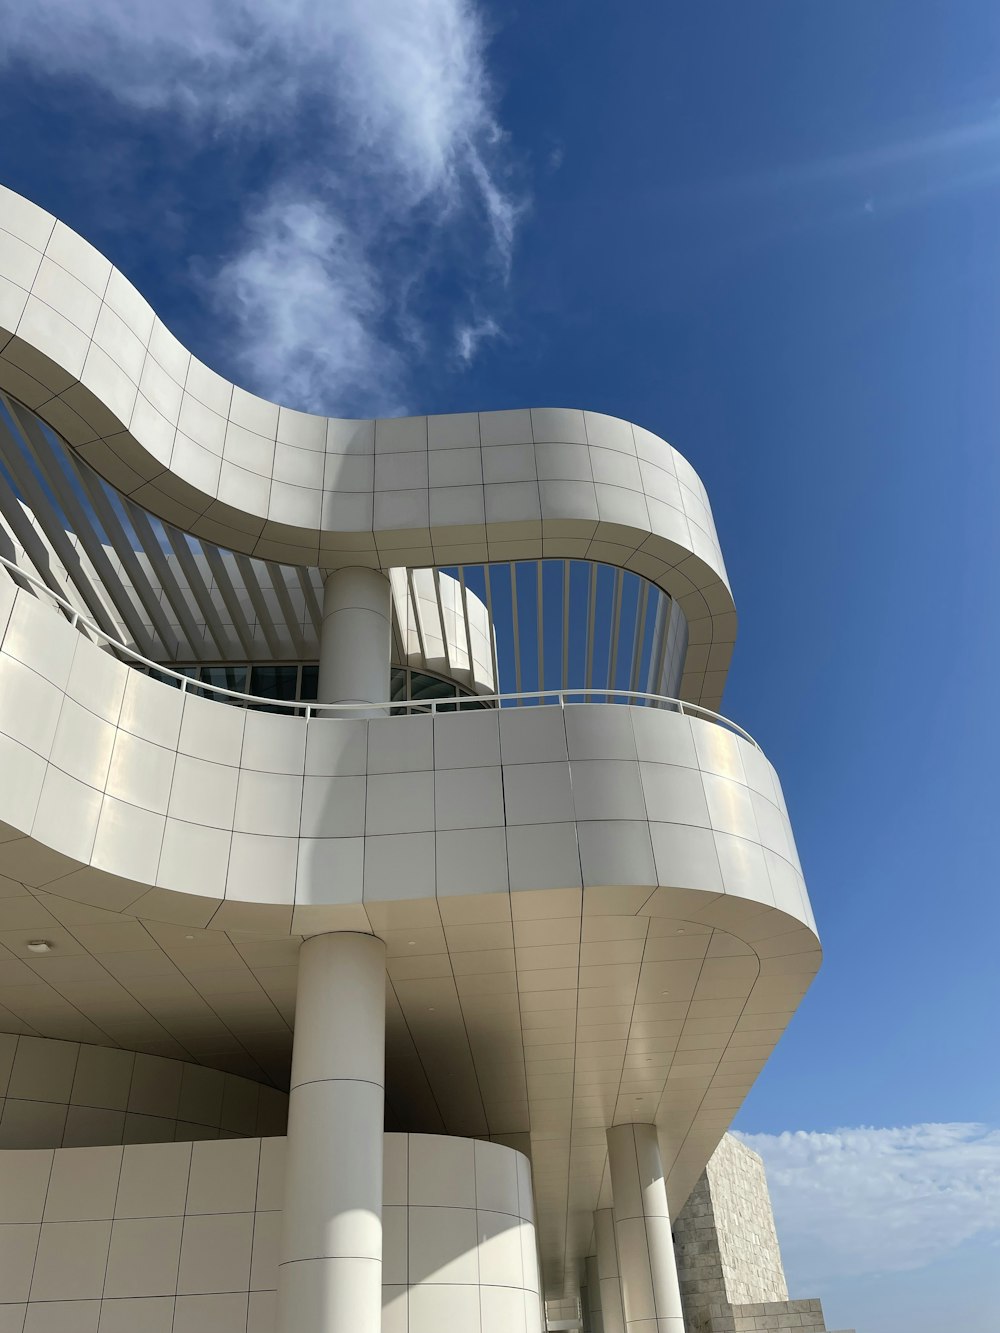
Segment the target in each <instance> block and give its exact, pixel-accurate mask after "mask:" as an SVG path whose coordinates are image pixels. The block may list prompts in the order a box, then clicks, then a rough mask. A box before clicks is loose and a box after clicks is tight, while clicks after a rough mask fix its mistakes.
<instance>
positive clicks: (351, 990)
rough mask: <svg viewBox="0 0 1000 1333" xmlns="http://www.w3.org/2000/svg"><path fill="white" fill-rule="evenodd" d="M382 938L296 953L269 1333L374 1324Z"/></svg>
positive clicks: (377, 1318)
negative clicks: (274, 1313) (274, 1308)
mask: <svg viewBox="0 0 1000 1333" xmlns="http://www.w3.org/2000/svg"><path fill="white" fill-rule="evenodd" d="M384 1085H385V945H384V944H383V943H382V941H381V940H380V939H377V938H376V937H375V936H373V935H360V934H349V933H346V932H345V933H343V934H332V935H314V936H313V937H312V938H311V939H308V940H306V941H305V943H304V944H303V945H302V949H301V952H300V954H299V977H298V993H297V999H296V1009H295V1035H294V1045H293V1052H292V1080H291V1097H290V1099H289V1105H288V1147H287V1157H286V1166H285V1204H284V1210H285V1211H284V1218H283V1221H282V1234H281V1254H280V1268H279V1270H278V1321H277V1333H379V1329H380V1327H381V1322H382V1137H383V1135H382V1125H383V1113H384V1102H385V1093H384Z"/></svg>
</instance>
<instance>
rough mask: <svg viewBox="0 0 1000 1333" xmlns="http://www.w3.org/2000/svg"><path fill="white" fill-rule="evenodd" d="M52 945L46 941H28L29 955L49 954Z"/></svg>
mask: <svg viewBox="0 0 1000 1333" xmlns="http://www.w3.org/2000/svg"><path fill="white" fill-rule="evenodd" d="M51 950H52V945H51V943H50V942H49V941H48V940H29V941H28V951H29V952H30V953H50V952H51Z"/></svg>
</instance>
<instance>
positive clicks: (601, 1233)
mask: <svg viewBox="0 0 1000 1333" xmlns="http://www.w3.org/2000/svg"><path fill="white" fill-rule="evenodd" d="M594 1232H595V1234H596V1236H597V1274H598V1278H599V1279H600V1283H601V1317H602V1318H603V1320H604V1333H625V1313H624V1311H623V1309H622V1283H621V1277H620V1276H619V1273H618V1245H617V1242H616V1241H615V1218H614V1212H613V1211H612V1209H610V1208H598V1210H597V1212H596V1213H595V1214H594Z"/></svg>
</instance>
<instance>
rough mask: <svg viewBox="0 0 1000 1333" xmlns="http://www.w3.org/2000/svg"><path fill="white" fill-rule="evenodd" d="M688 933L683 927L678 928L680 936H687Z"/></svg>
mask: <svg viewBox="0 0 1000 1333" xmlns="http://www.w3.org/2000/svg"><path fill="white" fill-rule="evenodd" d="M686 933H687V932H686V931H685V929H684V927H683V926H678V927H677V934H678V935H684V934H686Z"/></svg>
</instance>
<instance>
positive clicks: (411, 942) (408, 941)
mask: <svg viewBox="0 0 1000 1333" xmlns="http://www.w3.org/2000/svg"><path fill="white" fill-rule="evenodd" d="M406 942H407V944H416V942H417V941H416V940H407V941H406Z"/></svg>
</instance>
